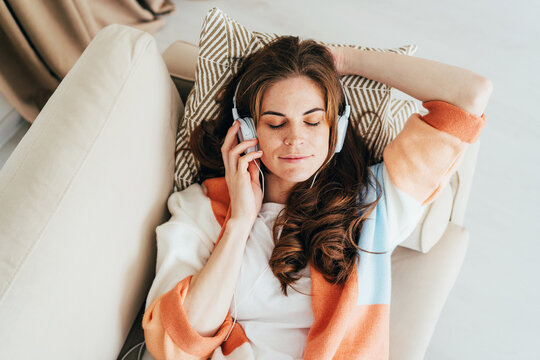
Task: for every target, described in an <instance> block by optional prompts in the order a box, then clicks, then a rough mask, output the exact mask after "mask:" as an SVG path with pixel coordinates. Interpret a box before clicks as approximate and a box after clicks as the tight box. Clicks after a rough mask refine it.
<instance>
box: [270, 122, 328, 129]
mask: <svg viewBox="0 0 540 360" xmlns="http://www.w3.org/2000/svg"><path fill="white" fill-rule="evenodd" d="M320 123H321V122H320V121H319V122H316V123H309V122H306V123H305V124H306V125H309V126H319V124H320ZM283 125H285V123H283V124H280V125H270V124H268V126H270V128H272V129H279V128H280V127H282V126H283Z"/></svg>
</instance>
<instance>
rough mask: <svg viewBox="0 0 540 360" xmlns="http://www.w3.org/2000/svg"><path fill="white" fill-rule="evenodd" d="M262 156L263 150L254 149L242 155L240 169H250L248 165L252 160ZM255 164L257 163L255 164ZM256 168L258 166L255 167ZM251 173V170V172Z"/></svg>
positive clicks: (239, 163) (239, 161)
mask: <svg viewBox="0 0 540 360" xmlns="http://www.w3.org/2000/svg"><path fill="white" fill-rule="evenodd" d="M261 156H262V151H252V152H250V153H247V154H246V155H244V156H242V157H241V158H240V159H239V160H238V171H248V166H249V164H250V162H251V161H253V160H255V159H257V158H260V157H261ZM254 166H255V165H254ZM255 168H256V167H255ZM250 174H251V172H250Z"/></svg>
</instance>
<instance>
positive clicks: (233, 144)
mask: <svg viewBox="0 0 540 360" xmlns="http://www.w3.org/2000/svg"><path fill="white" fill-rule="evenodd" d="M239 129H240V123H239V122H238V121H235V122H234V123H233V125H232V126H231V127H230V128H229V130H228V131H227V135H225V139H224V141H223V145H222V147H221V156H222V158H223V165H224V166H225V172H226V173H231V172H236V171H237V170H240V169H242V170H243V171H246V170H247V166H248V163H249V161H251V160H253V159H255V158H257V157H259V156H257V155H254V154H256V152H250V153H248V154H247V155H244V156H241V154H242V153H243V152H244V151H246V150H247V149H248V148H250V147H252V146H255V145H257V143H258V140H257V139H252V140H246V141H242V142H241V143H240V144H238V139H237V133H238V131H239ZM242 159H244V160H243V163H242V164H240V163H239V160H242Z"/></svg>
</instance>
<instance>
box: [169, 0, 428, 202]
mask: <svg viewBox="0 0 540 360" xmlns="http://www.w3.org/2000/svg"><path fill="white" fill-rule="evenodd" d="M277 36H278V35H277V34H274V33H271V34H269V33H260V32H256V31H249V30H247V29H246V28H245V27H243V26H242V25H240V24H238V23H237V22H236V21H234V20H233V19H231V18H229V17H228V16H227V15H226V14H224V13H223V12H222V11H221V10H220V9H218V8H213V9H211V10H210V11H209V13H208V14H207V16H206V18H205V20H204V22H203V26H202V31H201V36H200V40H199V55H198V59H197V70H196V75H195V84H194V86H193V88H192V90H191V92H190V93H189V95H188V98H187V100H186V104H185V111H184V118H183V119H182V121H181V123H180V124H179V126H178V132H177V136H176V159H175V191H179V190H183V189H185V188H186V187H188V186H189V185H191V184H192V183H194V182H196V181H198V166H199V165H198V162H197V160H196V159H195V157H194V156H193V154H191V152H189V151H187V150H182V148H186V147H187V143H188V139H189V136H190V134H191V132H192V131H193V129H194V128H195V127H196V126H197V125H198V124H199V123H200V122H201V121H202V120H204V119H211V118H213V117H215V116H216V114H217V112H218V107H217V104H216V102H215V100H214V99H215V96H216V93H217V92H218V90H219V89H220V88H221V87H222V86H223V85H224V84H225V83H226V82H227V80H228V79H229V78H230V77H231V76H232V74H233V72H234V71H236V70H237V69H238V68H239V66H240V65H241V62H242V60H243V58H244V57H245V56H246V55H248V54H250V53H252V52H254V51H257V50H258V49H260V48H261V47H262V46H264V45H265V44H266V43H268V42H270V41H271V40H273V39H274V38H276V37H277ZM318 42H319V43H321V44H325V45H336V46H350V45H341V44H327V43H323V42H320V41H318ZM353 47H356V48H360V49H363V50H370V51H388V52H394V53H398V54H406V55H412V54H414V52H415V51H416V49H417V46H416V45H405V46H402V47H399V48H396V49H379V48H370V47H365V46H359V45H353ZM342 82H343V85H344V90H345V93H346V94H347V98H348V100H349V103H350V104H351V117H350V120H351V121H352V123H355V124H356V125H357V126H358V128H359V130H360V133H361V134H362V135H363V136H364V137H365V139H366V141H367V144H368V147H369V148H370V150H371V153H372V159H371V163H372V164H375V163H378V162H380V161H382V152H383V150H384V147H385V146H386V144H388V143H389V142H390V141H391V140H392V139H394V138H395V137H396V135H397V134H398V132H399V131H400V130H401V129H402V127H403V125H404V124H405V121H406V120H407V119H408V117H409V116H410V115H411V114H413V113H415V112H418V111H419V110H418V105H417V104H416V102H414V101H411V100H399V99H392V98H391V88H390V87H389V86H387V85H385V84H382V83H379V82H376V81H374V80H370V79H367V78H364V77H361V76H356V75H354V76H352V75H351V76H343V77H342ZM216 156H221V155H220V154H216Z"/></svg>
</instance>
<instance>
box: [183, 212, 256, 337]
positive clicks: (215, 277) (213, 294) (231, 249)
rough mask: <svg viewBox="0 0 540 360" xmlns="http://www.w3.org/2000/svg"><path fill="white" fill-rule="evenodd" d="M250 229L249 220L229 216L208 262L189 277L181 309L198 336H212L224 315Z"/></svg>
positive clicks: (228, 304)
mask: <svg viewBox="0 0 540 360" xmlns="http://www.w3.org/2000/svg"><path fill="white" fill-rule="evenodd" d="M246 224H247V226H246ZM250 231H251V227H250V224H249V223H246V222H245V221H238V220H234V219H229V221H227V222H226V224H225V232H224V233H223V237H222V238H221V240H220V241H219V242H218V244H217V245H216V248H215V249H214V251H213V252H212V255H211V256H210V258H209V259H208V262H207V263H206V265H204V267H203V269H202V270H201V271H200V272H198V273H197V274H195V275H193V278H192V279H191V284H190V286H189V291H188V293H187V295H186V299H185V301H184V310H185V311H186V314H187V317H188V319H189V322H190V323H191V324H192V326H193V328H194V329H196V330H197V332H198V333H199V334H201V335H202V336H214V335H215V333H216V332H217V330H218V329H219V328H220V326H221V325H222V323H223V320H224V319H225V317H226V316H227V312H228V311H229V307H230V304H231V301H232V295H233V291H234V289H235V288H236V281H237V280H238V275H239V273H240V265H241V264H242V257H243V255H244V250H245V247H246V242H247V239H248V237H249V232H250Z"/></svg>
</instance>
